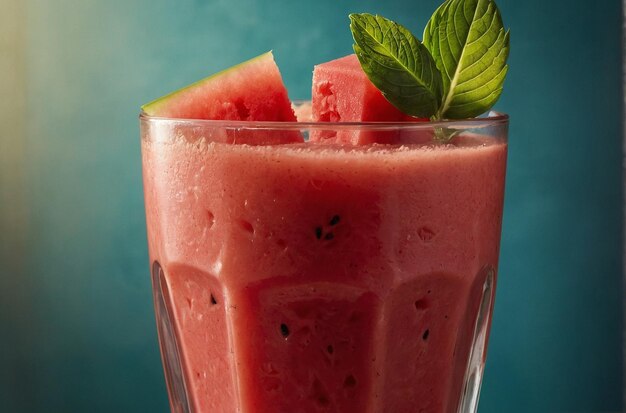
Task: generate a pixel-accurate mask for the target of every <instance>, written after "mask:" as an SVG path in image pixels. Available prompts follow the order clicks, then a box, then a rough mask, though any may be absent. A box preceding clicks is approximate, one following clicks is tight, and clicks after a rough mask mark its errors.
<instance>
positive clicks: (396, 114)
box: [311, 54, 425, 145]
mask: <svg viewBox="0 0 626 413" xmlns="http://www.w3.org/2000/svg"><path fill="white" fill-rule="evenodd" d="M312 96H313V98H312V104H313V110H312V115H313V121H316V122H404V121H406V122H423V121H425V120H424V119H419V118H414V117H411V116H408V115H405V114H404V113H402V112H401V111H400V110H398V109H396V107H395V106H393V105H392V104H391V103H389V101H387V99H385V97H384V96H383V94H382V93H381V92H380V91H379V90H378V89H377V88H376V86H374V84H373V83H372V82H371V81H370V80H369V79H368V78H367V75H366V74H365V72H364V71H363V69H361V64H360V63H359V60H358V58H357V57H356V55H355V54H351V55H348V56H345V57H342V58H340V59H336V60H332V61H330V62H327V63H322V64H320V65H317V66H315V68H314V70H313V90H312ZM400 138H401V136H400V133H399V132H398V131H380V130H379V131H363V130H355V129H353V130H350V129H344V130H317V131H312V133H311V140H312V141H318V142H327V143H343V144H353V145H365V144H369V143H400Z"/></svg>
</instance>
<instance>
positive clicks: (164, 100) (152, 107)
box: [141, 50, 274, 116]
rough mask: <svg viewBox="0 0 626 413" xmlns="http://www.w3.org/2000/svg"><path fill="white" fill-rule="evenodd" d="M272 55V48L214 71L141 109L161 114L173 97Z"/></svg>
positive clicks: (150, 114)
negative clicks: (161, 110)
mask: <svg viewBox="0 0 626 413" xmlns="http://www.w3.org/2000/svg"><path fill="white" fill-rule="evenodd" d="M267 56H270V57H271V59H272V60H273V59H274V57H273V54H272V51H271V50H270V51H269V52H265V53H263V54H261V55H258V56H256V57H253V58H252V59H250V60H246V61H244V62H241V63H239V64H236V65H234V66H231V67H229V68H227V69H224V70H222V71H220V72H217V73H214V74H212V75H211V76H208V77H205V78H203V79H200V80H198V81H196V82H194V83H191V84H190V85H187V86H185V87H183V88H181V89H178V90H175V91H173V92H170V93H168V94H167V95H164V96H161V97H160V98H157V99H155V100H153V101H152V102H149V103H146V104H145V105H143V106H141V110H142V112H143V113H145V114H146V115H149V116H159V112H160V109H161V108H163V107H164V106H165V105H166V104H167V103H169V102H170V101H171V100H172V99H173V98H177V97H179V96H180V95H182V94H183V93H184V92H187V91H189V90H191V89H194V88H196V87H198V86H201V85H205V84H206V83H208V82H210V81H212V80H215V79H217V78H220V77H221V76H223V75H226V74H228V73H232V72H235V71H237V69H240V68H241V67H245V66H247V65H249V64H251V63H254V62H256V61H258V60H262V59H263V58H265V57H267Z"/></svg>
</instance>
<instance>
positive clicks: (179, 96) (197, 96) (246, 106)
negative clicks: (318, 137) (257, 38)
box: [141, 52, 303, 145]
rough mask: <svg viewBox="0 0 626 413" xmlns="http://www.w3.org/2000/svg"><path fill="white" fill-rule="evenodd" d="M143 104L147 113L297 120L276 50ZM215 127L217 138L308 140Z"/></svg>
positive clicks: (255, 141)
mask: <svg viewBox="0 0 626 413" xmlns="http://www.w3.org/2000/svg"><path fill="white" fill-rule="evenodd" d="M141 109H142V110H143V112H144V113H145V114H147V115H150V116H155V117H166V118H179V119H211V120H235V121H287V122H295V121H296V117H295V115H294V112H293V109H292V107H291V101H290V100H289V96H288V94H287V89H286V88H285V85H284V84H283V80H282V78H281V75H280V71H279V70H278V66H277V65H276V63H275V62H274V56H273V55H272V52H267V53H264V54H262V55H260V56H257V57H255V58H253V59H251V60H248V61H246V62H243V63H240V64H238V65H236V66H233V67H231V68H230V69H226V70H224V71H222V72H219V73H217V74H214V75H212V76H209V77H207V78H205V79H202V80H200V81H198V82H196V83H193V84H191V85H189V86H187V87H185V88H183V89H180V90H178V91H176V92H173V93H170V94H168V95H166V96H163V97H161V98H159V99H157V100H155V101H153V102H150V103H148V104H146V105H144V106H142V108H141ZM211 132H212V133H211V136H210V138H211V140H213V141H218V142H225V143H246V144H256V145H258V144H277V143H292V142H303V138H302V135H301V134H300V133H299V132H294V131H281V132H276V131H267V130H241V129H240V128H239V129H237V128H231V129H227V128H220V130H213V131H211Z"/></svg>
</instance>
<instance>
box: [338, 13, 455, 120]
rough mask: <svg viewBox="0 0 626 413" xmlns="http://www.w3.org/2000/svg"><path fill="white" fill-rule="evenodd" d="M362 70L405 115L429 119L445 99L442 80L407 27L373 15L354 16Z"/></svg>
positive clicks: (422, 46)
mask: <svg viewBox="0 0 626 413" xmlns="http://www.w3.org/2000/svg"><path fill="white" fill-rule="evenodd" d="M350 28H351V30H352V34H353V35H354V40H355V42H356V44H355V45H354V51H355V53H356V55H357V56H358V58H359V62H360V63H361V67H362V68H363V70H364V71H365V73H366V74H367V76H368V77H369V79H370V80H371V81H372V83H373V84H374V85H375V86H376V87H377V88H378V89H380V90H381V92H382V93H383V95H384V96H385V97H386V98H387V99H388V100H389V101H390V102H391V103H392V104H393V105H394V106H396V107H397V108H399V109H400V110H401V111H403V112H405V113H408V114H412V115H413V116H419V117H429V116H431V115H432V114H433V113H435V112H436V111H437V108H438V107H439V104H440V101H441V99H442V96H443V95H442V78H441V74H440V73H439V70H438V69H437V65H436V63H435V61H434V60H433V58H432V57H431V56H430V53H428V50H426V47H425V46H424V45H423V44H422V43H421V42H420V41H419V40H417V38H416V37H415V36H413V34H411V32H410V31H409V30H407V29H406V28H405V27H403V26H401V25H399V24H397V23H394V22H392V21H391V20H388V19H385V18H384V17H380V16H372V15H371V14H351V15H350Z"/></svg>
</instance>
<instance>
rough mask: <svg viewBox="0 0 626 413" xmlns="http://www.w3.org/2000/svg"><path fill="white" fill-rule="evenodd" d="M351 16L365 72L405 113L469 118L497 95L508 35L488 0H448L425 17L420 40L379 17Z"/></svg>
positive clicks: (504, 70)
mask: <svg viewBox="0 0 626 413" xmlns="http://www.w3.org/2000/svg"><path fill="white" fill-rule="evenodd" d="M350 20H351V24H350V29H351V31H352V36H353V37H354V41H355V45H354V50H355V52H356V54H357V56H358V58H359V61H360V62H361V66H362V67H363V70H364V71H365V73H366V74H367V76H368V77H369V79H370V80H371V81H372V83H373V84H374V85H375V86H376V87H377V88H378V89H379V90H380V91H381V92H382V93H383V95H384V96H385V97H386V98H387V99H388V100H389V102H391V103H392V104H393V105H394V106H396V107H397V108H398V109H399V110H401V111H403V112H404V113H406V114H408V115H411V116H417V117H429V118H431V119H435V120H437V119H464V118H472V117H475V116H478V115H480V114H482V113H485V112H486V111H488V110H489V109H490V108H491V107H493V105H494V104H495V103H496V101H497V100H498V98H499V97H500V95H501V93H502V88H503V84H504V79H505V78H506V74H507V72H508V65H507V64H506V61H507V58H508V55H509V32H508V31H505V30H504V26H503V23H502V17H501V15H500V11H499V10H498V7H497V6H496V4H495V2H494V1H493V0H447V1H446V2H444V3H443V4H442V5H441V6H440V7H439V8H438V9H437V10H436V11H435V13H434V14H433V16H432V17H431V19H430V20H429V22H428V25H427V26H426V29H425V30H424V43H423V44H422V43H421V42H420V41H419V40H418V39H417V38H416V37H415V36H413V35H412V34H411V33H410V32H409V31H408V30H407V29H406V28H404V27H402V26H401V25H399V24H397V23H394V22H392V21H391V20H388V19H385V18H383V17H380V16H372V15H370V14H351V15H350ZM433 62H434V65H435V66H436V68H435V69H433V67H432V63H433ZM437 78H438V79H437Z"/></svg>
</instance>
